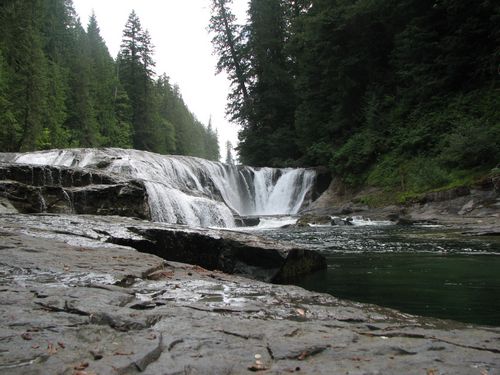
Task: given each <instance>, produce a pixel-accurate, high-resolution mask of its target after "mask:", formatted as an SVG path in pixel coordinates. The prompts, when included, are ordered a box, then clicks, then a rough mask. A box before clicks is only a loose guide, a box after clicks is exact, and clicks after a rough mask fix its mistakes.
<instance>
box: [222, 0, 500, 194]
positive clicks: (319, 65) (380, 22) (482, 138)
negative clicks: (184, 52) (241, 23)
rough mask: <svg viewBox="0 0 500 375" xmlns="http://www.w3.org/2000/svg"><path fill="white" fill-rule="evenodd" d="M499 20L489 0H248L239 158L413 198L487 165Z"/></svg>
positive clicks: (499, 156)
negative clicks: (318, 170) (315, 171)
mask: <svg viewBox="0 0 500 375" xmlns="http://www.w3.org/2000/svg"><path fill="white" fill-rule="evenodd" d="M283 20H284V21H285V22H284V23H283V22H282V21H283ZM499 22H500V8H499V7H498V6H497V5H494V4H493V2H491V1H479V2H477V1H473V0H459V1H456V0H439V1H435V0H388V1H387V0H386V1H383V0H358V1H354V2H353V1H349V0H335V1H331V0H314V1H291V0H270V1H263V0H252V1H250V7H249V20H248V23H247V25H246V27H243V28H240V29H239V30H243V31H242V32H241V33H240V36H241V37H240V38H239V39H238V40H240V41H242V44H243V46H242V48H240V51H243V53H244V56H243V57H242V60H243V61H247V62H248V70H247V72H248V74H247V76H246V79H247V81H246V83H247V85H248V87H249V97H250V98H251V100H250V101H248V102H247V103H246V104H245V105H246V108H245V113H247V114H250V115H251V116H249V117H247V118H246V119H245V121H243V122H240V123H241V125H242V126H243V130H242V131H241V133H240V141H241V143H240V145H239V147H238V150H239V152H240V156H241V158H242V159H243V160H244V161H248V162H251V163H256V164H259V165H262V164H264V163H266V164H268V165H269V164H275V165H285V164H290V163H292V164H293V163H295V164H297V165H327V166H329V167H330V169H331V170H332V171H333V172H334V173H335V174H337V175H338V176H340V177H341V178H342V179H343V180H344V182H345V183H347V184H349V185H362V184H370V185H374V186H378V187H381V188H383V189H386V190H390V191H395V190H400V191H406V192H408V194H410V195H411V194H419V193H421V192H423V191H426V190H429V189H436V188H441V187H445V186H453V185H455V184H458V183H460V181H465V180H467V179H468V178H470V176H472V175H475V174H476V173H477V171H482V173H487V171H488V170H490V169H491V168H493V167H495V166H496V165H497V164H498V162H499V160H500V146H499V145H500V95H498V92H499V89H500V86H499V83H500V81H499V76H498V45H499V43H500V34H499V32H498V23H499ZM233 31H237V29H233ZM283 36H284V37H283ZM219 46H220V40H219ZM471 51H474V53H471ZM216 52H218V50H217V48H216ZM225 58H226V60H225V61H227V56H226V57H225ZM290 87H291V88H292V89H291V88H290ZM292 91H293V92H292ZM230 100H232V99H231V98H230ZM281 100H283V102H286V105H285V104H284V103H283V102H282V101H281ZM229 106H230V108H233V110H236V111H237V110H238V106H240V108H241V102H238V101H235V100H233V101H232V102H230V105H229ZM234 108H235V109H234ZM292 112H293V119H291V120H290V117H289V116H290V114H291V113H292ZM290 123H293V125H292V126H290V125H289V124H290ZM283 130H285V131H283ZM279 138H281V142H279ZM289 145H291V148H293V150H290V149H286V147H287V146H289ZM457 176H460V177H457ZM467 176H469V177H467Z"/></svg>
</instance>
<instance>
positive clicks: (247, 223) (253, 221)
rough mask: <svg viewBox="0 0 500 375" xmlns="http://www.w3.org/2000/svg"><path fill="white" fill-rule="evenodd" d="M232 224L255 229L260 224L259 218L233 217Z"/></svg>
mask: <svg viewBox="0 0 500 375" xmlns="http://www.w3.org/2000/svg"><path fill="white" fill-rule="evenodd" d="M234 222H235V224H236V226H238V227H256V226H257V225H259V224H260V218H259V217H256V216H235V217H234Z"/></svg>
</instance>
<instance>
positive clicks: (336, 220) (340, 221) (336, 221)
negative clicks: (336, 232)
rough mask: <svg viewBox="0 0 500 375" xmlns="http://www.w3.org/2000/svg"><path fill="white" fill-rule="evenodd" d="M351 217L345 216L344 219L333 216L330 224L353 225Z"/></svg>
mask: <svg viewBox="0 0 500 375" xmlns="http://www.w3.org/2000/svg"><path fill="white" fill-rule="evenodd" d="M352 222H353V218H352V217H347V218H345V219H342V218H340V217H333V218H332V219H331V223H330V224H331V225H337V226H344V225H353V223H352Z"/></svg>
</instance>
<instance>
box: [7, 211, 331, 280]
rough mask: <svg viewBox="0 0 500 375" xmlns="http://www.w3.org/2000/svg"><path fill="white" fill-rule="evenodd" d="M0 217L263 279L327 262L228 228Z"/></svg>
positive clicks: (53, 233) (15, 224) (16, 225)
mask: <svg viewBox="0 0 500 375" xmlns="http://www.w3.org/2000/svg"><path fill="white" fill-rule="evenodd" d="M0 222H1V223H2V224H3V226H4V228H8V227H11V228H12V230H21V228H23V231H25V232H29V231H33V233H34V234H35V233H37V232H40V231H42V232H44V235H45V236H47V237H57V236H59V237H64V235H66V238H67V241H70V242H71V241H76V242H77V243H86V242H88V241H89V240H93V239H96V240H99V241H101V242H106V243H110V244H116V245H123V246H127V247H132V248H135V249H137V250H139V251H141V252H143V253H149V254H154V255H157V256H159V257H161V258H163V259H166V260H170V261H177V262H184V263H190V264H196V265H198V266H201V267H203V268H206V269H208V270H220V271H224V272H227V273H234V274H241V275H246V276H247V277H252V278H255V279H258V280H264V281H272V282H286V281H287V280H290V279H292V278H296V277H298V276H300V275H303V274H307V273H311V272H314V271H316V270H320V269H323V268H325V267H326V260H325V258H324V257H323V256H322V255H320V254H319V253H317V252H315V251H310V250H307V249H304V248H299V247H293V246H289V245H284V244H280V243H277V242H275V241H271V240H266V239H263V238H261V237H258V236H254V235H250V234H247V233H239V232H234V231H229V230H216V229H202V228H187V227H185V226H181V225H172V224H164V223H150V222H146V221H138V220H134V219H129V218H120V217H112V216H87V215H63V216H57V215H36V216H29V215H26V216H18V217H4V218H3V219H2V220H0Z"/></svg>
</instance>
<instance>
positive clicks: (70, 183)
mask: <svg viewBox="0 0 500 375" xmlns="http://www.w3.org/2000/svg"><path fill="white" fill-rule="evenodd" d="M0 197H1V198H2V201H3V202H6V203H4V204H3V206H5V205H6V204H8V205H9V209H10V207H13V208H14V209H15V210H16V211H18V212H20V213H41V212H47V213H76V214H94V215H120V216H129V217H138V218H144V219H149V218H150V217H151V215H150V211H149V206H148V203H147V193H146V189H145V187H144V184H143V183H142V182H141V181H138V180H133V179H124V178H122V177H119V176H113V175H110V174H109V173H103V172H99V171H92V170H83V169H78V168H66V167H58V166H37V165H23V164H5V163H0ZM2 211H5V209H3V210H2Z"/></svg>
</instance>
